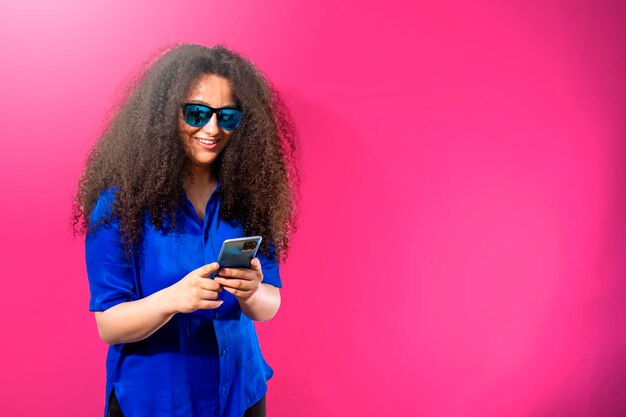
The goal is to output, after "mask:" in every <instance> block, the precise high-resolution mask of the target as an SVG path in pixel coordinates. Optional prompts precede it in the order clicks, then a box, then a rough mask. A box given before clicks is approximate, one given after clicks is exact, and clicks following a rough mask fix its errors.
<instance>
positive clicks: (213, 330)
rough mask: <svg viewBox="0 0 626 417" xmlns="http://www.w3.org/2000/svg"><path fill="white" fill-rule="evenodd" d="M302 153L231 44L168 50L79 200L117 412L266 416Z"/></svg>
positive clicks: (101, 146) (90, 169)
mask: <svg viewBox="0 0 626 417" xmlns="http://www.w3.org/2000/svg"><path fill="white" fill-rule="evenodd" d="M296 145H297V140H296V135H295V130H294V128H293V124H292V123H291V119H290V118H289V116H288V112H287V111H286V110H285V108H284V106H283V105H282V102H281V100H280V97H279V95H278V94H277V92H276V91H275V90H274V89H273V88H272V87H271V85H270V84H269V82H268V81H267V80H266V79H265V78H264V77H263V75H262V74H261V73H260V72H259V71H258V70H257V69H256V68H255V66H254V65H253V64H252V63H250V62H249V61H248V60H246V59H245V58H243V57H242V56H240V55H238V54H237V53H235V52H233V51H230V50H228V49H227V48H225V47H222V46H216V47H213V48H207V47H204V46H202V45H195V44H182V45H177V46H175V47H172V48H168V49H167V50H166V51H165V52H164V53H162V54H161V55H160V56H159V58H158V59H157V60H156V61H154V63H153V64H151V65H149V67H148V69H147V70H146V71H145V73H144V74H143V75H142V76H141V77H140V78H139V79H138V81H136V82H135V83H134V84H133V86H132V88H131V90H130V94H129V95H128V97H127V98H126V99H125V100H123V103H122V104H121V105H120V107H119V108H118V110H117V111H116V112H115V114H114V117H113V118H112V120H111V122H110V123H109V125H108V126H107V128H106V130H105V131H104V133H103V135H102V137H101V138H100V139H99V140H98V142H97V143H96V145H95V147H94V149H93V150H92V152H91V154H90V156H89V158H88V160H87V163H86V167H85V169H84V171H83V173H82V176H81V179H80V181H79V187H78V191H77V194H76V197H75V222H76V223H77V224H78V223H80V224H81V225H82V228H81V230H83V231H86V234H87V236H86V239H85V255H86V263H87V273H88V277H89V285H90V292H91V299H90V310H91V311H94V312H95V317H96V322H97V326H98V332H99V334H100V336H101V338H102V339H103V340H104V341H105V342H106V343H108V344H109V345H110V346H109V352H108V356H107V363H106V368H107V383H106V399H107V401H106V406H105V414H104V415H105V416H122V415H123V416H125V417H137V416H150V417H157V416H168V417H169V416H238V417H240V416H242V415H245V416H264V415H265V393H266V391H267V385H266V381H267V380H268V379H269V378H271V377H272V375H273V371H272V369H271V368H270V367H269V366H268V364H267V363H266V362H265V360H264V359H263V356H262V354H261V350H260V348H259V343H258V340H257V336H256V332H255V328H254V325H253V321H266V320H269V319H271V318H272V317H273V316H274V315H275V314H276V312H277V310H278V308H279V305H280V291H279V288H281V279H280V276H279V267H278V263H279V262H282V261H283V260H284V259H285V258H286V255H287V250H288V244H289V236H290V235H291V234H292V233H293V231H294V230H295V227H294V226H295V190H296V189H297V183H298V181H297V177H298V175H297V171H296V169H295V166H296V165H295V160H296V159H295V154H296V149H297V146H296ZM252 235H260V236H262V237H263V240H262V243H261V246H260V248H259V252H258V253H257V258H255V259H253V261H252V262H251V265H250V268H220V267H219V265H218V264H217V263H216V259H217V254H218V253H219V250H220V248H221V245H222V242H223V241H224V240H225V239H229V238H234V237H242V236H252ZM212 273H216V277H215V279H211V278H210V277H209V275H211V274H212Z"/></svg>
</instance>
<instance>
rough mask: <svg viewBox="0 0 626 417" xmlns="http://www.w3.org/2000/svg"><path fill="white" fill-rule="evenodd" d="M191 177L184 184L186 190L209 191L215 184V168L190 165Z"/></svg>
mask: <svg viewBox="0 0 626 417" xmlns="http://www.w3.org/2000/svg"><path fill="white" fill-rule="evenodd" d="M188 170H189V173H190V176H189V178H188V179H187V180H186V181H185V183H184V188H185V190H190V189H196V190H197V189H209V188H210V187H211V185H212V184H214V183H215V176H214V175H213V167H212V166H211V165H209V166H202V165H194V164H189V167H188Z"/></svg>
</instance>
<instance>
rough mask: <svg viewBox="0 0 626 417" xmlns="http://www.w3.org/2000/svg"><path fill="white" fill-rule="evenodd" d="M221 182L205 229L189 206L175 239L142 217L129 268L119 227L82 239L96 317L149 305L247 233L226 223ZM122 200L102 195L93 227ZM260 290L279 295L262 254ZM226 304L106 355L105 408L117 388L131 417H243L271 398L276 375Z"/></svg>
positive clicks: (270, 262) (245, 322) (250, 329)
mask: <svg viewBox="0 0 626 417" xmlns="http://www.w3.org/2000/svg"><path fill="white" fill-rule="evenodd" d="M219 188H220V182H219V181H218V183H217V187H216V189H215V191H214V192H213V194H212V195H211V198H209V201H208V202H207V206H206V211H205V216H204V222H203V221H201V220H200V219H199V218H198V216H197V214H196V212H195V211H194V208H193V205H192V204H191V202H190V201H189V200H188V199H187V198H185V204H184V206H183V207H182V208H181V209H177V211H176V224H177V231H176V232H170V233H168V234H163V233H162V232H158V231H156V230H155V229H154V226H153V225H152V222H151V221H150V216H149V214H146V215H145V217H144V228H143V238H142V241H141V242H140V244H139V245H137V246H136V249H135V250H134V251H133V256H132V257H131V259H129V260H126V259H125V258H124V255H123V249H122V247H121V244H120V233H119V228H118V226H119V219H117V218H116V219H113V222H112V223H111V224H110V225H105V226H98V227H97V228H96V229H95V230H93V231H92V232H91V233H89V234H88V235H87V237H86V239H85V256H86V263H87V275H88V277H89V288H90V292H91V298H90V303H89V308H90V310H91V311H104V310H106V309H108V308H110V307H113V306H114V305H116V304H119V303H122V302H125V301H132V300H138V299H140V298H143V297H147V296H149V295H150V294H153V293H155V292H157V291H159V290H161V289H163V288H166V287H168V286H170V285H172V284H174V283H175V282H177V281H179V280H180V279H181V278H183V277H184V276H185V275H187V274H188V273H189V272H191V271H192V270H194V269H196V268H198V267H200V266H202V265H205V264H208V263H211V262H215V261H216V260H217V255H218V254H219V251H220V248H221V246H222V242H223V241H224V240H225V239H230V238H235V237H242V236H243V229H242V228H241V227H240V226H237V225H234V224H231V223H229V222H226V221H225V220H223V219H221V218H220V216H219V211H220V210H219V208H220V197H219V195H220V194H219V192H218V191H219ZM116 192H117V191H116V190H115V189H114V188H112V189H109V190H107V191H104V192H103V193H102V194H101V195H100V197H99V199H98V201H97V203H96V205H95V207H94V210H93V212H92V214H91V218H90V224H94V222H97V221H98V220H100V219H103V218H105V217H106V216H107V215H108V214H109V213H110V212H111V209H112V205H113V202H114V200H115V193H116ZM257 258H258V259H259V260H260V261H261V267H262V270H263V283H265V284H270V285H273V286H275V287H279V288H280V287H282V285H281V280H280V276H279V267H278V264H277V263H276V261H275V259H274V257H266V256H264V255H262V254H261V253H258V255H257ZM219 294H220V295H219V299H221V300H224V303H223V304H222V305H221V306H220V307H218V308H216V309H213V310H197V311H195V312H193V313H188V314H183V313H178V314H176V315H174V316H173V317H172V319H171V320H170V321H169V322H167V323H166V324H165V325H164V326H163V327H161V328H160V329H159V330H157V331H156V332H155V333H154V334H152V335H151V336H150V337H148V338H146V339H144V340H141V341H139V342H134V343H122V344H116V345H111V346H109V351H108V355H107V361H106V370H107V382H106V399H107V401H106V407H105V414H104V415H105V416H107V415H108V414H107V413H108V399H109V397H110V395H111V392H112V391H113V389H115V396H116V397H117V400H118V402H119V404H120V408H121V410H122V412H123V413H124V416H125V417H140V416H145V417H148V416H149V417H159V416H162V417H165V416H167V417H172V416H180V417H183V416H184V417H190V416H193V417H209V416H210V417H215V416H219V417H241V416H242V415H243V413H244V411H245V410H246V409H247V408H248V407H250V406H251V405H253V404H254V403H256V402H257V401H259V400H260V399H261V398H262V397H263V395H264V394H265V393H266V391H267V385H266V381H267V380H268V379H270V378H271V377H272V376H273V374H274V373H273V370H272V368H271V367H270V366H269V365H268V364H267V363H266V362H265V360H264V359H263V355H262V354H261V350H260V348H259V342H258V339H257V335H256V330H255V328H254V323H253V321H252V320H250V319H249V318H248V317H247V316H246V315H245V314H243V313H242V311H241V308H240V307H239V303H238V302H237V299H236V298H235V296H233V295H232V294H230V293H229V292H227V291H221V292H220V293H219Z"/></svg>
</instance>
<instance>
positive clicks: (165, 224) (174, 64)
mask: <svg viewBox="0 0 626 417" xmlns="http://www.w3.org/2000/svg"><path fill="white" fill-rule="evenodd" d="M207 73H209V74H215V75H219V76H222V77H224V78H226V79H227V80H228V81H229V83H230V87H231V89H232V91H233V94H234V96H235V98H236V102H237V105H238V107H239V108H240V109H241V110H242V121H241V125H240V126H239V127H238V128H237V129H236V130H235V131H234V132H233V135H232V138H231V140H230V141H229V144H228V145H227V146H226V148H225V149H224V150H223V151H222V152H221V153H220V155H219V156H218V158H217V159H216V160H215V162H214V166H213V172H214V174H215V175H216V176H217V178H218V179H219V180H220V181H221V186H220V190H219V192H220V197H221V208H220V217H221V218H222V219H224V220H226V221H231V222H234V223H236V224H239V225H241V226H242V227H243V230H244V233H245V235H247V236H249V235H260V236H263V241H262V244H261V247H260V249H259V250H260V252H261V253H264V254H265V255H272V256H275V257H276V259H277V261H278V262H282V261H284V260H285V259H286V257H287V251H288V248H289V236H290V235H291V234H292V233H293V232H295V229H296V205H297V190H298V186H299V174H298V170H297V162H298V152H299V144H298V138H297V132H296V129H295V125H294V123H293V120H292V118H291V117H290V115H289V112H288V110H287V108H286V107H285V105H284V103H283V101H282V99H281V97H280V94H279V93H278V91H277V90H276V88H275V87H273V85H272V84H271V82H270V81H269V80H268V79H267V78H266V77H264V76H263V74H262V73H261V72H260V71H259V70H258V69H257V68H256V67H255V65H254V64H253V63H251V62H250V61H249V60H248V59H246V58H245V57H243V56H242V55H241V54H239V53H237V52H234V51H232V50H230V49H228V48H227V47H225V46H223V45H217V46H214V47H212V48H208V47H206V46H203V45H198V44H176V45H173V46H169V47H166V48H165V49H164V50H162V51H160V52H159V53H157V55H156V56H155V57H154V58H152V59H151V60H149V61H147V62H146V63H145V64H144V69H143V70H141V71H140V72H139V73H138V74H139V75H138V76H136V77H135V79H134V80H133V81H131V82H130V85H129V86H128V88H127V93H126V94H125V95H124V97H123V98H122V99H120V102H119V104H117V106H116V107H115V108H114V110H113V113H112V117H111V119H110V121H109V122H108V123H107V125H106V127H105V128H104V130H103V133H102V135H101V136H100V138H99V140H98V141H97V142H96V144H95V145H94V147H93V149H92V150H91V152H90V154H89V157H88V158H87V162H86V164H85V168H84V169H83V172H82V174H81V176H80V179H79V182H78V190H77V192H76V194H75V196H74V204H73V226H74V230H75V232H76V233H89V232H90V231H91V229H90V228H89V218H90V215H91V213H92V210H93V209H94V206H95V204H96V202H97V200H98V197H99V196H100V194H101V193H102V192H103V191H104V190H106V189H109V188H111V187H115V188H116V189H117V194H116V198H115V202H114V204H113V207H112V211H111V213H110V215H109V216H108V218H106V219H104V220H103V221H102V222H101V223H99V224H102V223H104V224H107V223H111V222H112V221H113V219H119V230H120V235H121V242H120V243H121V244H122V246H123V248H124V249H125V251H126V253H127V255H128V254H129V253H130V252H131V251H132V248H133V247H134V246H135V245H136V244H137V243H138V242H139V241H140V239H141V236H142V227H143V222H144V215H145V214H146V212H147V213H149V214H150V218H151V221H152V223H153V225H154V227H155V229H156V230H161V231H163V232H164V233H169V232H173V231H174V230H175V228H176V216H175V211H176V208H177V207H180V206H179V205H180V204H182V202H183V201H184V194H183V182H184V180H185V178H186V177H187V176H188V175H190V174H189V171H188V169H186V163H187V156H186V154H185V151H184V148H183V145H182V143H181V141H180V139H179V131H178V109H179V108H180V103H181V102H182V101H183V100H184V99H185V97H187V94H188V93H189V91H190V88H192V86H193V85H194V82H195V81H196V80H197V79H198V78H199V77H200V76H202V75H203V74H207ZM93 227H94V226H93V225H92V228H93Z"/></svg>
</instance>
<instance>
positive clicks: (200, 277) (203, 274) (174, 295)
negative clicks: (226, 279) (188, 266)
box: [166, 262, 224, 313]
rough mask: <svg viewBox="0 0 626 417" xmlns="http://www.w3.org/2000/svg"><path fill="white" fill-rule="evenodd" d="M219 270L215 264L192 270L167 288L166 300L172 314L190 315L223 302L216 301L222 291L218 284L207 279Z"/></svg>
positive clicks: (215, 306)
mask: <svg viewBox="0 0 626 417" xmlns="http://www.w3.org/2000/svg"><path fill="white" fill-rule="evenodd" d="M218 268H219V264H218V263H217V262H213V263H211V264H207V265H204V266H201V267H200V268H198V269H194V270H193V271H191V272H190V273H188V274H187V275H185V277H184V278H183V279H181V280H180V281H178V282H177V283H176V284H174V285H172V286H170V287H168V288H167V289H166V290H167V292H168V294H167V295H168V299H169V304H170V308H171V309H172V311H171V312H172V313H191V312H193V311H196V310H199V309H213V308H217V307H219V306H221V305H222V303H223V302H224V301H222V300H217V297H218V295H219V292H220V291H222V286H221V285H220V283H218V282H216V281H214V280H212V279H211V278H209V275H210V274H211V273H213V272H215V271H217V269H218Z"/></svg>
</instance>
